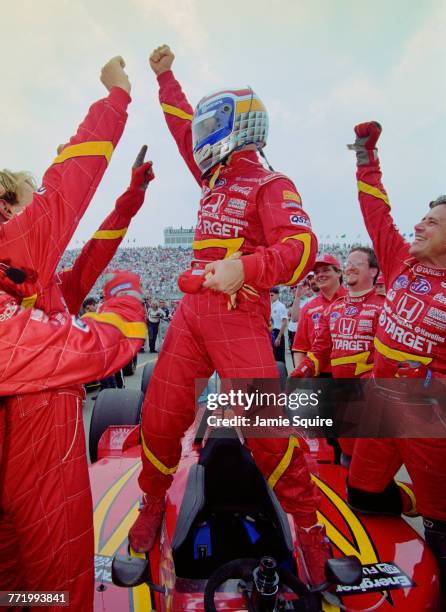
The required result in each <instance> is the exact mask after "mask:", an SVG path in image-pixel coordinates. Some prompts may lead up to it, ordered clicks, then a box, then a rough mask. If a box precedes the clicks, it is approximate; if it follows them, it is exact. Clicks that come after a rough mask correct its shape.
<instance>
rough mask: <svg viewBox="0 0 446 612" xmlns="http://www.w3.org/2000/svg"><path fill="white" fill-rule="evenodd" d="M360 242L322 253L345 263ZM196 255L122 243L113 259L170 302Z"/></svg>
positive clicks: (287, 297)
mask: <svg viewBox="0 0 446 612" xmlns="http://www.w3.org/2000/svg"><path fill="white" fill-rule="evenodd" d="M354 246H359V245H358V244H357V243H340V242H337V243H332V244H330V243H321V244H319V252H320V253H331V254H332V255H334V256H335V257H336V258H337V259H339V260H340V261H341V262H342V263H344V261H345V260H346V259H347V255H348V253H349V252H350V250H351V249H352V247H354ZM79 252H80V250H79V249H72V250H69V251H66V252H65V254H64V256H63V258H62V261H61V265H60V267H61V269H63V268H69V267H71V266H72V265H73V263H74V260H75V259H76V257H77V256H78V255H79ZM191 259H192V251H191V250H190V249H187V248H181V247H163V246H157V247H121V248H120V249H119V250H118V251H117V253H116V255H115V256H114V258H113V259H112V261H111V263H110V267H111V268H121V269H125V270H132V271H133V272H136V273H137V274H139V275H140V276H141V279H142V284H143V288H144V291H145V293H146V295H147V296H148V297H150V298H155V299H165V300H167V301H168V302H169V303H171V302H172V301H176V300H178V299H180V298H181V296H182V293H181V291H180V290H179V289H178V285H177V278H178V275H179V274H180V273H181V272H183V271H184V270H187V268H189V266H190V261H191ZM103 286H104V279H103V276H100V277H99V279H98V281H97V282H96V284H95V286H94V287H93V289H92V291H91V295H92V296H94V297H95V298H99V297H100V294H101V291H102V287H103ZM293 298H294V295H293V293H292V289H291V288H289V287H281V289H280V299H281V301H282V302H283V303H284V304H287V305H289V304H291V303H292V301H293Z"/></svg>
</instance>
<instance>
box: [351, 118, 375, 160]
mask: <svg viewBox="0 0 446 612" xmlns="http://www.w3.org/2000/svg"><path fill="white" fill-rule="evenodd" d="M381 131H382V128H381V125H380V124H379V123H378V122H377V121H368V122H367V123H359V124H358V125H356V126H355V134H356V140H355V142H354V143H353V144H351V145H347V148H348V149H350V150H351V151H355V153H356V160H357V164H358V166H368V165H372V166H373V165H375V166H376V165H379V160H378V150H377V149H376V143H377V141H378V138H379V137H380V135H381Z"/></svg>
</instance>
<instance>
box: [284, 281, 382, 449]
mask: <svg viewBox="0 0 446 612" xmlns="http://www.w3.org/2000/svg"><path fill="white" fill-rule="evenodd" d="M383 302H384V298H383V297H382V296H379V295H377V294H376V293H375V289H374V288H373V289H371V290H370V291H368V292H367V293H366V294H364V295H361V296H352V295H348V294H347V295H344V296H343V297H340V298H338V299H337V300H336V301H334V302H332V303H331V305H330V306H329V307H328V308H327V309H326V310H325V311H324V313H323V314H322V315H321V317H320V319H319V325H318V330H317V333H316V335H315V338H314V340H313V342H312V344H311V347H310V350H309V351H308V352H307V356H306V357H305V359H304V360H303V361H301V362H300V364H299V365H298V366H297V368H296V369H295V370H294V372H293V373H292V374H291V376H292V377H293V378H297V377H299V376H304V377H311V376H319V374H320V372H324V371H326V370H327V368H328V367H330V368H331V374H332V376H333V378H357V377H361V376H364V375H365V374H367V373H368V372H370V371H371V370H372V369H373V356H374V346H373V340H374V336H375V329H376V325H377V322H378V317H379V314H380V312H381V309H382V306H383ZM354 442H355V441H354V439H352V438H340V439H339V443H340V445H341V448H342V451H343V452H344V454H345V455H348V456H351V454H352V452H353V447H354Z"/></svg>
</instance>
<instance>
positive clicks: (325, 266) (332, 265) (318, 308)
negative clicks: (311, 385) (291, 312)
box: [292, 253, 346, 376]
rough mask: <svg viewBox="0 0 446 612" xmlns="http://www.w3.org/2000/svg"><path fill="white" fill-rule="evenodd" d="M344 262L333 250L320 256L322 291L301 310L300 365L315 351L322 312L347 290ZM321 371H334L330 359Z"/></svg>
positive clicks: (296, 355) (296, 345) (296, 354)
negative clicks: (313, 348) (341, 262)
mask: <svg viewBox="0 0 446 612" xmlns="http://www.w3.org/2000/svg"><path fill="white" fill-rule="evenodd" d="M341 267H342V266H341V264H340V262H339V261H338V260H337V259H336V257H334V256H333V255H330V254H329V253H325V254H323V255H321V256H319V257H318V258H317V259H316V262H315V264H314V279H315V282H316V283H317V285H318V287H319V289H320V293H319V295H318V296H317V297H315V298H313V299H312V300H310V301H309V302H307V303H306V304H305V306H304V307H303V308H302V310H301V311H300V316H299V323H298V326H297V331H296V335H295V336H294V342H293V348H292V350H293V360H294V365H295V366H296V367H297V366H298V365H299V364H300V363H301V362H302V361H303V360H304V359H305V356H306V355H307V354H308V352H309V351H311V346H312V344H313V342H314V339H315V337H316V334H317V331H318V329H319V322H320V318H321V316H322V313H323V312H324V311H325V310H326V308H327V307H328V306H329V305H330V304H332V303H333V302H335V301H336V300H337V299H338V298H340V297H342V296H344V295H345V294H346V289H345V288H344V287H343V286H342V272H341ZM320 372H321V373H322V375H323V376H329V375H330V374H331V368H330V363H329V362H327V363H324V364H322V367H321V368H320Z"/></svg>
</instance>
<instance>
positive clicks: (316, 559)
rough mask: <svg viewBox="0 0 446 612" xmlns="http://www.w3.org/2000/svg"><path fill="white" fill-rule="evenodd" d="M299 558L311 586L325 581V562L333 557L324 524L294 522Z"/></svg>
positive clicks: (316, 585)
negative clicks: (303, 525) (309, 524)
mask: <svg viewBox="0 0 446 612" xmlns="http://www.w3.org/2000/svg"><path fill="white" fill-rule="evenodd" d="M295 527H296V535H297V539H298V545H299V549H300V552H301V555H300V556H301V560H302V562H303V566H304V568H305V571H306V574H307V578H308V581H309V583H310V584H311V586H313V587H316V588H317V587H320V586H321V585H322V584H324V583H325V582H327V578H326V575H325V562H326V561H328V559H331V558H332V557H333V554H332V551H331V548H330V544H329V540H328V538H327V536H326V533H325V527H324V525H321V524H320V523H316V525H313V526H312V527H301V526H299V525H297V524H295Z"/></svg>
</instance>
